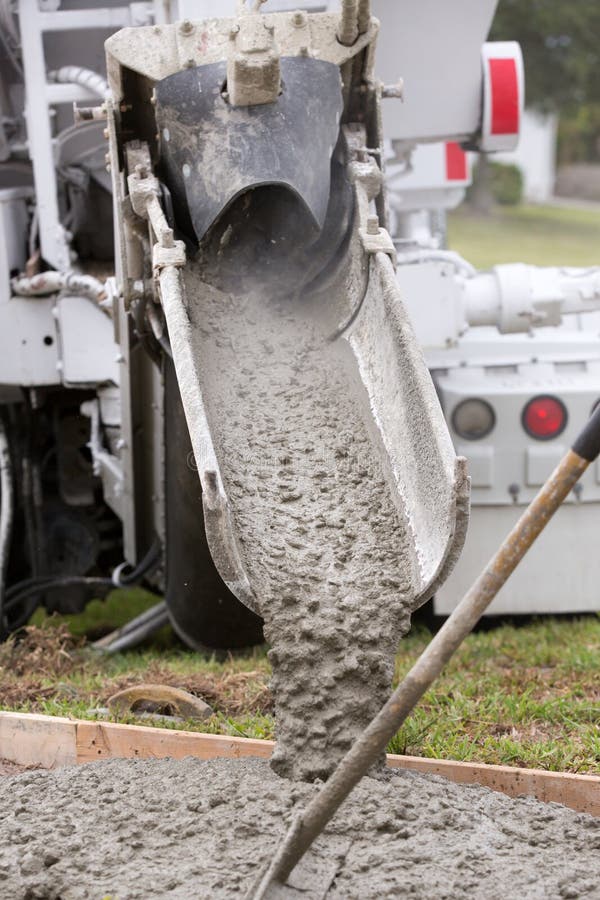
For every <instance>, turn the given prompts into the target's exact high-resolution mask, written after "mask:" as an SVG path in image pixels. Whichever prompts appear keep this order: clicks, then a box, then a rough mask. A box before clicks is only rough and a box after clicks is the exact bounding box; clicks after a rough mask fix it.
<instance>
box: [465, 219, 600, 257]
mask: <svg viewBox="0 0 600 900" xmlns="http://www.w3.org/2000/svg"><path fill="white" fill-rule="evenodd" d="M448 246H449V247H451V248H452V249H453V250H457V251H458V252H459V253H461V254H462V255H463V256H465V257H466V258H467V259H468V260H469V261H470V262H471V263H473V265H474V266H476V267H477V268H479V269H487V268H490V267H491V266H493V265H496V264H498V263H510V262H525V263H531V264H532V265H538V266H591V265H599V264H600V210H599V211H596V210H593V209H591V210H590V209H569V208H563V207H550V206H516V207H496V208H495V209H494V211H493V213H492V214H491V215H489V216H481V215H475V214H473V213H472V212H470V211H469V209H468V207H461V208H460V209H458V210H456V211H455V212H453V213H451V214H450V216H449V217H448Z"/></svg>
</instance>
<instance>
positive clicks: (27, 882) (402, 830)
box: [0, 759, 600, 900]
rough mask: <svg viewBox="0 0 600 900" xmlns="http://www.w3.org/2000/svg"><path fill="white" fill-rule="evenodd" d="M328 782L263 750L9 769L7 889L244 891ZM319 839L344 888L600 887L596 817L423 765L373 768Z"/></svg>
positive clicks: (448, 899)
mask: <svg viewBox="0 0 600 900" xmlns="http://www.w3.org/2000/svg"><path fill="white" fill-rule="evenodd" d="M317 789H318V787H317V786H315V785H309V784H305V783H299V784H294V783H292V782H291V781H289V780H287V779H283V778H280V777H278V776H277V775H276V774H275V773H274V772H273V771H272V770H271V769H270V767H269V765H268V763H266V762H265V761H261V760H243V761H240V760H213V761H210V762H204V761H201V760H196V759H186V760H182V761H173V760H114V761H110V762H102V763H94V764H91V765H86V766H79V767H73V768H65V769H62V770H58V771H55V772H43V771H35V772H27V773H24V774H22V775H18V776H15V777H7V778H2V779H1V780H0V809H2V815H1V816H0V898H2V900H36V898H37V900H59V898H61V900H100V898H103V897H106V896H110V897H112V898H118V900H146V898H154V897H156V898H163V897H164V898H170V900H191V898H194V900H197V898H202V900H204V898H207V900H208V898H210V900H225V898H232V897H238V896H239V897H243V896H244V893H245V892H246V891H247V890H248V889H249V888H250V887H251V885H252V884H253V881H254V880H255V879H256V877H257V875H258V874H259V872H260V870H261V868H262V867H263V866H264V865H265V864H266V863H267V862H268V860H269V859H270V857H271V855H272V853H273V851H274V848H275V847H276V845H277V843H278V841H279V840H280V839H281V837H282V836H283V834H284V832H285V829H286V827H287V825H288V824H289V823H290V820H291V817H292V816H293V815H294V811H296V812H297V811H298V809H301V808H302V807H303V806H304V805H305V803H306V801H307V800H308V799H309V798H310V797H311V796H312V795H313V793H314V792H315V791H316V790H317ZM340 848H343V850H342V851H340ZM344 851H347V852H346V855H345V857H343V852H344ZM318 852H319V854H320V856H321V858H323V856H328V858H329V859H330V860H332V859H333V861H334V862H335V861H336V854H339V853H340V852H341V856H342V857H343V858H341V859H340V861H339V866H338V871H337V877H336V879H335V881H334V883H333V884H332V886H331V888H330V890H329V892H328V893H327V897H328V898H335V900H342V898H357V900H358V898H360V900H369V898H373V900H381V898H398V897H411V898H423V900H432V898H435V900H464V898H473V900H510V898H519V900H560V898H565V900H566V898H585V900H596V898H598V897H600V819H597V818H592V817H591V816H586V815H582V814H578V813H575V812H573V811H572V810H568V809H566V808H565V807H561V806H558V805H556V804H543V803H540V802H538V801H534V800H511V799H509V798H507V797H505V796H504V795H502V794H497V793H494V792H492V791H489V790H487V789H485V788H479V787H476V786H464V785H455V784H452V783H450V782H447V781H445V780H443V779H441V778H439V777H436V776H429V777H427V776H423V775H419V774H417V773H414V772H400V773H390V774H389V775H388V776H387V777H386V778H385V779H383V780H379V779H378V780H374V779H372V778H365V779H364V780H363V781H362V782H361V784H360V785H359V786H358V788H357V789H356V790H355V791H354V792H353V794H352V795H351V796H350V798H349V799H348V800H347V801H346V803H345V804H344V805H343V806H342V807H341V809H340V811H339V812H338V814H337V815H336V817H335V819H334V820H333V821H332V823H330V825H329V826H328V829H327V831H326V833H325V835H324V836H323V837H322V838H321V839H320V844H319V846H318ZM298 896H299V897H301V896H303V897H304V900H311V897H310V895H305V894H304V895H303V894H298Z"/></svg>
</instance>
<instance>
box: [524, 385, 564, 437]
mask: <svg viewBox="0 0 600 900" xmlns="http://www.w3.org/2000/svg"><path fill="white" fill-rule="evenodd" d="M568 418H569V417H568V413H567V408H566V406H565V404H564V403H563V402H562V400H559V399H558V397H553V396H552V395H551V394H539V395H538V396H537V397H532V398H531V400H529V401H528V403H526V404H525V406H524V408H523V414H522V416H521V423H522V425H523V428H524V429H525V431H526V432H527V434H528V435H529V436H530V437H532V438H535V440H536V441H551V440H552V439H553V438H555V437H558V435H559V434H562V432H563V431H564V430H565V428H566V427H567V421H568Z"/></svg>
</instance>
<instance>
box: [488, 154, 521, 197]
mask: <svg viewBox="0 0 600 900" xmlns="http://www.w3.org/2000/svg"><path fill="white" fill-rule="evenodd" d="M490 179H491V190H492V196H493V198H494V200H495V201H496V203H499V204H500V205H501V206H518V205H519V203H521V201H522V199H523V173H522V172H521V170H520V168H519V167H518V166H515V165H513V164H512V163H499V162H493V163H492V164H491V166H490Z"/></svg>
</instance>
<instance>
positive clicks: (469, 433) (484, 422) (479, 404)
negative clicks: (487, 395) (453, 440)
mask: <svg viewBox="0 0 600 900" xmlns="http://www.w3.org/2000/svg"><path fill="white" fill-rule="evenodd" d="M495 424H496V413H495V412H494V409H493V407H492V406H491V404H489V403H488V402H487V400H482V399H481V398H480V397H469V398H468V399H466V400H461V402H460V403H459V404H458V405H457V406H455V407H454V411H453V413H452V428H453V429H454V431H455V432H456V434H457V435H458V436H459V437H461V438H463V440H465V441H480V440H481V439H482V438H484V437H487V436H488V434H490V432H492V431H493V429H494V426H495Z"/></svg>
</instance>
